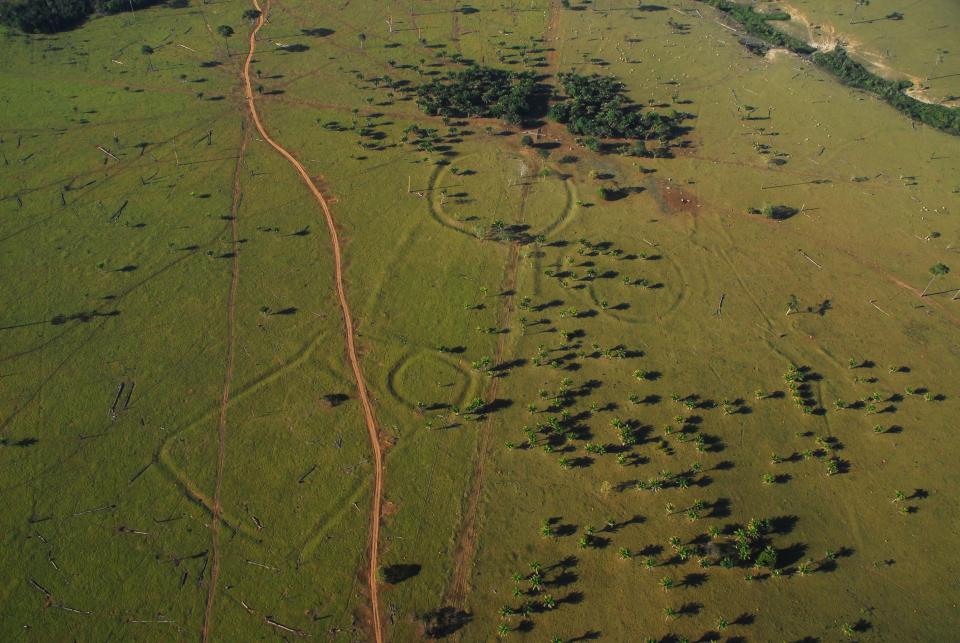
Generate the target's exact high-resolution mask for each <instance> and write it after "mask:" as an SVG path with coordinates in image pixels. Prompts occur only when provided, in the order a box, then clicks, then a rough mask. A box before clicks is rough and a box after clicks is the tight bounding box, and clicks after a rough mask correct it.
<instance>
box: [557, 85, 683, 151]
mask: <svg viewBox="0 0 960 643" xmlns="http://www.w3.org/2000/svg"><path fill="white" fill-rule="evenodd" d="M558 79H559V80H560V84H561V85H562V87H563V91H564V92H565V94H566V96H565V97H563V98H561V100H559V101H558V102H556V103H554V104H553V106H551V108H550V115H551V116H552V117H553V118H554V119H556V121H557V122H559V123H564V124H565V125H566V126H567V129H569V130H570V131H571V132H573V133H574V134H580V135H583V136H590V137H600V138H633V139H648V138H659V139H660V140H668V139H670V138H672V137H673V136H674V135H675V134H676V132H677V126H678V125H679V120H680V117H679V116H678V115H677V114H676V113H674V114H669V115H668V114H660V113H658V112H655V111H648V112H641V111H640V110H639V109H638V108H637V106H636V105H634V104H633V103H631V102H630V100H628V99H627V98H626V96H624V95H623V84H622V83H621V82H620V81H618V80H617V79H616V78H613V77H610V76H600V75H598V74H592V75H590V76H581V75H580V74H575V73H561V74H559V75H558Z"/></svg>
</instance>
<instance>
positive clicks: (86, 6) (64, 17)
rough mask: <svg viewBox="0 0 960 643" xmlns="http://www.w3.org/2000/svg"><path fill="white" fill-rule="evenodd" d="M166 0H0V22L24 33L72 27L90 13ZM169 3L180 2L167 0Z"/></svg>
mask: <svg viewBox="0 0 960 643" xmlns="http://www.w3.org/2000/svg"><path fill="white" fill-rule="evenodd" d="M165 1H166V0H0V23H2V24H5V25H8V26H11V27H18V28H19V29H22V30H23V31H26V32H28V33H55V32H57V31H63V30H64V29H70V28H71V27H76V26H77V25H79V24H80V23H81V22H83V21H84V20H86V19H87V18H88V17H90V16H91V15H92V14H94V13H120V12H121V11H132V10H134V9H143V8H144V7H149V6H152V5H157V4H164V3H165ZM170 4H173V5H177V4H182V3H178V2H175V1H174V2H171V3H170Z"/></svg>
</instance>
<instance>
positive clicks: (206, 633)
mask: <svg viewBox="0 0 960 643" xmlns="http://www.w3.org/2000/svg"><path fill="white" fill-rule="evenodd" d="M241 123H243V125H244V128H243V138H242V139H241V141H240V152H239V154H237V166H236V170H235V171H234V174H233V200H232V202H231V204H230V247H231V254H232V255H233V257H231V261H230V288H229V290H228V291H227V368H226V370H225V371H224V375H223V391H222V393H221V395H220V413H219V417H218V419H217V470H216V476H215V477H214V486H213V500H212V502H211V504H210V537H211V545H210V581H209V583H208V584H207V602H206V606H205V608H204V612H203V629H202V630H201V632H200V639H201V640H202V641H207V640H208V639H209V637H210V620H211V617H212V616H213V603H214V599H215V598H216V593H217V580H218V579H219V577H220V525H221V524H222V522H223V521H222V520H221V515H222V513H223V506H222V504H221V502H220V490H221V488H222V486H223V468H224V463H225V461H226V439H227V407H228V406H229V405H230V387H231V385H232V384H233V366H234V362H235V353H236V327H237V321H236V319H237V286H238V285H239V283H240V224H239V223H238V221H237V218H238V217H237V215H238V213H239V212H240V201H241V199H242V197H243V192H242V191H241V189H240V173H241V170H242V168H243V159H244V155H245V153H246V150H247V144H248V143H249V141H250V133H249V131H248V130H247V128H246V124H245V121H241Z"/></svg>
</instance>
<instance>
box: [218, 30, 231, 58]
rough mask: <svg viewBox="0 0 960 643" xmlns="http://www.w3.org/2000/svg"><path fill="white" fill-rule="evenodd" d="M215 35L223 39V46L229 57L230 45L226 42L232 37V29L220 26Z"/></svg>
mask: <svg viewBox="0 0 960 643" xmlns="http://www.w3.org/2000/svg"><path fill="white" fill-rule="evenodd" d="M217 33H218V34H220V35H221V36H222V37H223V44H224V46H225V47H226V48H227V55H228V56H229V55H230V44H229V41H228V40H227V39H228V38H229V37H230V36H232V35H233V27H231V26H230V25H220V26H219V27H217Z"/></svg>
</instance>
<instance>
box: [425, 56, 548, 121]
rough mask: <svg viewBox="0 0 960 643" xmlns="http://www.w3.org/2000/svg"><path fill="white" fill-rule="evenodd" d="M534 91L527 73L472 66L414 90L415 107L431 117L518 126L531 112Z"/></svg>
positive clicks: (532, 83)
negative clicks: (499, 120) (492, 120)
mask: <svg viewBox="0 0 960 643" xmlns="http://www.w3.org/2000/svg"><path fill="white" fill-rule="evenodd" d="M536 89H537V83H536V79H535V76H534V75H533V74H532V73H530V72H521V73H516V72H510V71H504V70H501V69H494V68H492V67H481V66H479V65H471V66H470V67H468V68H467V69H465V70H463V71H457V72H453V73H451V74H449V75H448V76H447V77H446V78H445V79H443V80H434V81H432V82H430V83H427V84H426V85H422V86H421V87H419V88H418V89H417V104H418V105H419V106H420V108H421V109H422V110H423V111H425V112H426V113H428V114H430V115H432V116H455V117H465V116H481V117H487V118H502V119H504V120H505V121H507V122H508V123H510V124H513V125H519V124H520V123H522V122H523V120H524V118H525V117H527V116H528V115H529V114H530V112H531V109H532V102H531V101H532V99H533V95H534V92H535V91H536Z"/></svg>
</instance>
